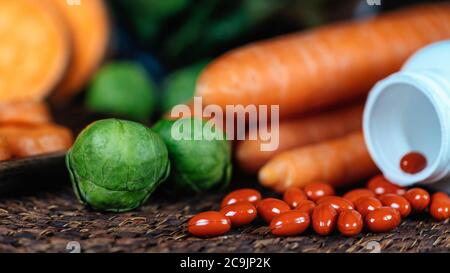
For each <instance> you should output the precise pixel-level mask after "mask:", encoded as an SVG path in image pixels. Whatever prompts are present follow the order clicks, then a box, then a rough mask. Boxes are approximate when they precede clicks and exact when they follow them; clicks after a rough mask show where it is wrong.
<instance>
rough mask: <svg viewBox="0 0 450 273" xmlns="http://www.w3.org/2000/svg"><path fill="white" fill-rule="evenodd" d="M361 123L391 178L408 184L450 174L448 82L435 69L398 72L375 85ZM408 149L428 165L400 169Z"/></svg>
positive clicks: (372, 150)
mask: <svg viewBox="0 0 450 273" xmlns="http://www.w3.org/2000/svg"><path fill="white" fill-rule="evenodd" d="M363 127H364V136H365V139H366V143H367V146H368V149H369V152H370V154H371V156H372V158H373V160H374V161H375V163H376V164H377V166H378V167H379V168H380V170H381V171H382V172H383V174H384V175H385V176H386V177H387V178H388V179H390V180H392V181H393V182H395V183H397V184H399V185H403V186H411V185H413V184H415V183H419V182H423V183H434V182H436V181H438V180H441V179H442V178H444V177H447V176H449V175H450V82H449V81H448V80H447V79H446V77H445V76H444V75H442V74H441V73H439V72H438V71H431V70H416V71H400V72H398V73H395V74H393V75H391V76H390V77H388V78H386V79H384V80H382V81H380V82H379V83H377V84H376V85H375V86H374V88H373V89H372V91H371V93H370V94H369V97H368V100H367V103H366V107H365V110H364V126H363ZM411 151H419V152H421V153H423V154H424V155H425V156H426V157H427V161H428V164H427V167H426V168H425V169H424V170H423V171H421V172H419V173H417V174H407V173H404V172H403V171H402V170H401V169H400V167H399V162H400V158H401V157H402V156H403V155H404V154H406V153H408V152H411Z"/></svg>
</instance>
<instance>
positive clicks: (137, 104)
mask: <svg viewBox="0 0 450 273" xmlns="http://www.w3.org/2000/svg"><path fill="white" fill-rule="evenodd" d="M86 105H87V106H88V108H90V109H92V110H94V111H96V112H100V113H107V114H113V115H118V116H119V117H124V118H129V119H132V120H137V121H146V120H148V119H149V118H150V116H151V114H152V113H153V112H154V110H155V107H156V91H155V86H154V84H153V82H152V81H151V80H150V79H149V78H148V77H147V74H146V71H145V70H144V68H143V67H142V66H141V65H139V64H137V63H134V62H129V61H120V62H112V63H110V64H107V65H105V66H104V67H102V68H101V69H100V71H99V72H98V73H97V74H96V76H95V77H94V79H93V81H92V83H91V86H90V87H89V89H88V92H87V95H86Z"/></svg>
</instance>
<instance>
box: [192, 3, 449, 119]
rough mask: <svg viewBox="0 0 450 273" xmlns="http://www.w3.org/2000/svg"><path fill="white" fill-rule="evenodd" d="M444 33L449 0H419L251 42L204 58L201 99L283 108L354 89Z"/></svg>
mask: <svg viewBox="0 0 450 273" xmlns="http://www.w3.org/2000/svg"><path fill="white" fill-rule="evenodd" d="M447 38H450V4H448V3H443V4H426V5H419V6H414V7H410V8H406V9H404V10H400V11H393V12H390V13H385V14H382V15H380V16H377V17H374V18H369V19H366V20H362V21H355V22H353V21H352V22H345V23H340V24H334V25H331V26H325V27H321V28H318V29H315V30H312V31H307V32H303V33H295V34H291V35H286V36H281V37H277V38H273V39H271V40H267V41H261V42H256V43H253V44H250V45H247V46H244V47H242V48H239V49H236V50H233V51H231V52H229V53H227V54H225V55H223V56H221V57H219V58H218V59H216V60H215V61H213V62H212V63H210V64H209V65H208V66H207V67H206V69H205V70H204V71H203V73H202V74H201V75H200V78H199V80H198V82H197V87H196V95H197V96H202V97H203V101H204V103H205V104H218V105H220V106H221V107H225V105H236V104H243V105H250V104H256V105H280V116H281V117H285V116H290V115H294V114H298V113H302V112H306V111H308V110H311V109H318V108H321V107H323V106H329V105H333V104H336V103H341V102H343V101H345V100H348V99H350V98H355V97H360V96H361V95H363V94H365V93H367V92H368V90H369V89H370V87H371V86H372V85H373V84H374V83H375V82H376V81H378V80H380V79H382V78H384V77H386V76H388V75H389V74H391V73H393V72H395V71H397V70H398V69H399V68H400V66H401V65H402V64H403V62H404V61H405V60H406V59H407V58H408V57H409V56H410V55H411V54H412V53H414V52H415V51H416V50H418V49H419V48H421V47H423V46H425V45H427V44H429V43H431V42H434V41H438V40H443V39H447Z"/></svg>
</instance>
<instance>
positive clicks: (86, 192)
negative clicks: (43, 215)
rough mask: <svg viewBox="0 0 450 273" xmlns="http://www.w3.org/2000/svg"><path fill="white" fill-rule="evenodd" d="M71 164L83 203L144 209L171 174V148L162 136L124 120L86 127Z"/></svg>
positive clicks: (103, 207) (109, 208)
mask: <svg viewBox="0 0 450 273" xmlns="http://www.w3.org/2000/svg"><path fill="white" fill-rule="evenodd" d="M66 164H67V168H68V170H69V173H70V176H71V180H72V185H73V189H74V191H75V194H76V195H77V197H78V199H79V200H80V201H81V202H82V203H84V204H87V205H89V206H91V207H92V208H94V209H97V210H104V211H114V212H120V211H128V210H132V209H134V208H136V207H138V206H140V205H141V204H142V203H143V202H145V201H146V200H147V198H148V197H149V196H150V194H151V193H152V192H153V191H154V190H155V189H156V187H157V186H158V185H159V184H160V183H161V182H163V181H164V180H165V179H166V178H167V176H168V174H169V172H170V163H169V158H168V152H167V148H166V146H165V145H164V142H163V141H162V139H161V138H160V137H159V136H158V134H156V133H154V132H153V131H152V130H151V129H149V128H147V127H145V126H143V125H141V124H139V123H135V122H132V121H125V120H118V119H105V120H100V121H97V122H95V123H93V124H91V125H89V126H88V127H86V128H85V129H84V130H83V131H82V132H81V133H80V135H79V136H78V138H77V139H76V141H75V144H74V145H73V147H72V149H71V150H70V151H69V152H68V154H67V156H66Z"/></svg>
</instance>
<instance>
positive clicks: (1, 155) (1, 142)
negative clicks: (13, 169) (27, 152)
mask: <svg viewBox="0 0 450 273" xmlns="http://www.w3.org/2000/svg"><path fill="white" fill-rule="evenodd" d="M11 157H12V155H11V150H10V149H9V146H8V143H7V142H6V140H5V138H4V137H0V161H4V160H8V159H10V158H11Z"/></svg>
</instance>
